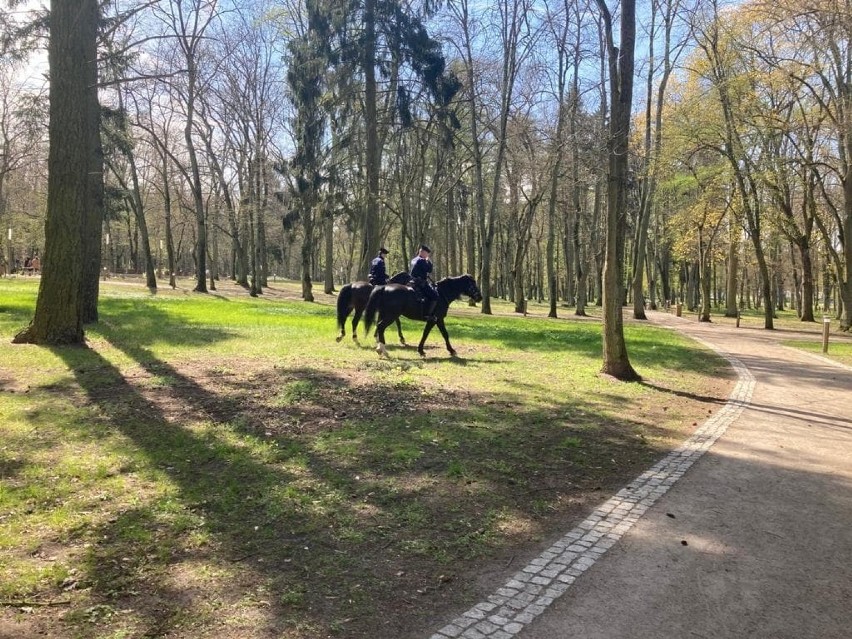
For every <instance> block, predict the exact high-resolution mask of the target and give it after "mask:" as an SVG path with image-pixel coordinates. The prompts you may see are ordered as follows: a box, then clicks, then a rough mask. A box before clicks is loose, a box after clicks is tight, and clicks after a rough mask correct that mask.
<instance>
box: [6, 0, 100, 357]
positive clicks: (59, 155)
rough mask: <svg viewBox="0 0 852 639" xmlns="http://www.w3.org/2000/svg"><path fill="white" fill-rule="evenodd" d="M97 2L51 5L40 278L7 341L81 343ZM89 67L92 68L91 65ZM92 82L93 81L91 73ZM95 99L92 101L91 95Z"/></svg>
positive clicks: (57, 0)
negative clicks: (25, 319)
mask: <svg viewBox="0 0 852 639" xmlns="http://www.w3.org/2000/svg"><path fill="white" fill-rule="evenodd" d="M97 26H98V4H97V2H95V0H53V2H52V3H51V20H50V42H49V45H48V64H49V66H50V125H49V137H50V149H49V152H48V194H47V219H46V221H45V248H44V254H43V259H42V278H41V283H40V285H39V291H38V297H37V300H36V309H35V314H34V316H33V319H32V322H31V323H30V325H29V326H28V327H27V328H25V329H24V330H23V331H21V332H20V333H18V334H17V335H16V336H15V338H14V340H13V341H14V342H16V343H35V344H52V345H60V344H82V343H83V340H84V336H83V294H82V293H83V272H84V261H85V259H86V253H85V249H84V246H85V245H84V241H83V233H84V232H86V231H87V230H89V225H90V223H91V220H87V219H86V216H87V215H88V211H89V207H90V206H91V205H92V203H93V192H94V191H93V180H94V179H96V176H91V171H92V170H93V169H94V168H96V159H95V158H96V157H97V153H98V151H97V144H96V142H95V139H96V138H97V136H98V135H99V134H100V129H99V127H98V128H94V130H93V127H97V124H98V122H99V115H100V114H99V113H98V114H97V115H94V114H93V113H92V109H93V107H94V106H95V105H96V104H97V84H96V82H93V81H92V77H93V72H92V69H93V65H96V59H97V57H96V55H95V44H96V42H97ZM95 69H96V67H95ZM94 77H95V78H96V77H97V72H96V70H95V72H94ZM92 93H94V94H95V95H94V98H93V97H92Z"/></svg>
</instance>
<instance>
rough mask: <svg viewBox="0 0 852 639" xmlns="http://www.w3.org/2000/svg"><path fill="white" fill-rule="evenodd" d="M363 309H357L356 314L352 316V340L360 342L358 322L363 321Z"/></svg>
mask: <svg viewBox="0 0 852 639" xmlns="http://www.w3.org/2000/svg"><path fill="white" fill-rule="evenodd" d="M363 312H364V311H363V310H359V309H357V308H356V309H355V315H354V316H353V317H352V341H354V342H355V343H356V344H357V343H358V322H360V321H361V314H362V313H363Z"/></svg>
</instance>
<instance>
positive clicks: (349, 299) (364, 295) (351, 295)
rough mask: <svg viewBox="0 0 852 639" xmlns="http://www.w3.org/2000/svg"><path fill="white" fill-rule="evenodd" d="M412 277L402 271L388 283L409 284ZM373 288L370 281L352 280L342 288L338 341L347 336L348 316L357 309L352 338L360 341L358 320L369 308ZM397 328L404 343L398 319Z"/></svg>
mask: <svg viewBox="0 0 852 639" xmlns="http://www.w3.org/2000/svg"><path fill="white" fill-rule="evenodd" d="M410 279H411V276H410V275H409V274H408V273H406V272H405V271H402V272H400V273H397V274H396V275H394V276H393V277H392V278H390V279H389V280H388V284H407V283H408V281H409V280H410ZM372 290H373V285H372V284H370V283H369V282H352V283H351V284H346V285H345V286H344V287H343V288H341V289H340V294H339V295H338V296H337V328H339V329H340V334H339V335H338V336H337V341H338V342H339V341H340V340H342V339H343V338H344V337H345V336H346V318H347V317H349V313H350V312H352V311H355V315H354V316H353V317H352V339H353V340H355V341H356V342H357V341H358V322H360V321H361V314H362V313H363V312H364V309H365V308H367V300H369V299H370V292H371V291H372ZM396 330H397V332H398V333H399V341H400V342H401V343H402V344H403V345H404V344H405V337H403V336H402V326H401V325H400V323H399V320H397V321H396Z"/></svg>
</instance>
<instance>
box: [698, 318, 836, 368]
mask: <svg viewBox="0 0 852 639" xmlns="http://www.w3.org/2000/svg"><path fill="white" fill-rule="evenodd" d="M724 312H725V309H724V308H716V309H714V312H713V314H712V315H711V318H712V321H713V323H715V324H719V325H722V326H736V321H737V320H736V318H733V317H725V316H724ZM684 313H686V316H687V317H689V316H690V315H692V316H694V315H695V313H694V312H693V313H688V312H687V311H686V310H684ZM823 317H824V316H823V315H822V314H819V313H818V314H817V317H816V321H815V322H802V321H801V320H800V319H799V318H798V317H797V315H796V312H795V310H787V311H777V312H776V317H775V320H774V326H775V332H776V333H778V336H779V338H780V341H781V343H782V344H784V345H785V346H790V347H792V348H798V349H801V350H804V351H808V352H810V353H816V354H818V355H822V356H824V357H828V358H829V359H833V360H835V361H837V362H840V363H842V364H846V365H847V366H852V335H850V334H847V333H842V332H840V330H839V328H840V322H839V321H838V320H837V319H835V317H834V315H831V316H830V318H831V331H830V334H829V348H828V353H823V352H822V326H823ZM763 323H764V319H763V310H762V309H745V310H743V311H742V313H741V317H740V328H742V329H743V330H748V329H753V330H761V331H762V330H764V328H763Z"/></svg>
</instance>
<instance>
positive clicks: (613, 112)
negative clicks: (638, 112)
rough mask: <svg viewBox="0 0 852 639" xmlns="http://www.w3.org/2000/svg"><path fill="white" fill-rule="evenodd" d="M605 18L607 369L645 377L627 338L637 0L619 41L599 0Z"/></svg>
mask: <svg viewBox="0 0 852 639" xmlns="http://www.w3.org/2000/svg"><path fill="white" fill-rule="evenodd" d="M597 3H598V7H599V8H600V11H601V14H602V16H603V20H604V27H605V34H606V42H607V53H608V61H609V87H610V89H609V90H610V104H611V107H610V132H609V139H608V140H607V148H608V150H609V170H608V179H609V189H608V193H607V224H606V260H605V261H604V280H603V311H604V313H603V369H602V372H603V373H605V374H607V375H612V376H613V377H615V378H617V379H620V380H623V381H634V380H638V379H640V377H639V375H638V374H637V373H636V371H635V370H633V366H631V364H630V359H629V358H628V356H627V344H626V342H625V340H624V317H623V315H622V310H621V309H622V304H623V303H624V284H623V281H624V280H623V277H622V275H623V265H622V264H623V258H624V228H625V218H626V208H627V188H628V185H627V179H628V176H627V146H628V136H629V133H630V114H631V105H632V100H633V59H634V46H635V41H636V5H635V2H634V0H624V1H623V2H622V3H621V29H620V38H619V46H618V47H616V45H615V41H614V39H613V25H612V16H611V14H610V12H609V9H608V8H607V5H606V2H605V0H597Z"/></svg>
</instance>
